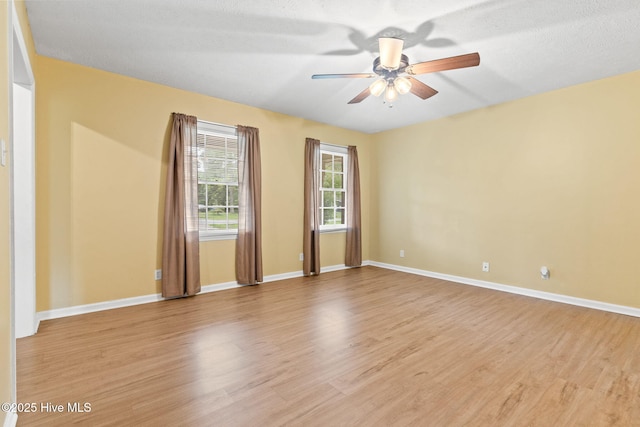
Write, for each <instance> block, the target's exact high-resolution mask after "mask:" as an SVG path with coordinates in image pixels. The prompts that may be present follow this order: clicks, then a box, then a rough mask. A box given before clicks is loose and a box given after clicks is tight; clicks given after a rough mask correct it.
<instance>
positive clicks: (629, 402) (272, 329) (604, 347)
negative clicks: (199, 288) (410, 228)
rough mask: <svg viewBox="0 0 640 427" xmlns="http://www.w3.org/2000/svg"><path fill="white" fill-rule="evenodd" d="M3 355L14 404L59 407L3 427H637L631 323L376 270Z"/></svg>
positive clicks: (158, 312)
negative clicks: (74, 406)
mask: <svg viewBox="0 0 640 427" xmlns="http://www.w3.org/2000/svg"><path fill="white" fill-rule="evenodd" d="M17 357H18V399H19V401H20V402H23V403H26V402H34V403H36V404H37V405H38V408H39V409H40V405H41V404H43V403H52V404H56V405H58V404H61V405H63V406H64V411H63V412H61V413H60V412H56V413H52V412H43V411H38V412H36V413H21V414H19V419H18V425H19V426H40V425H46V426H55V425H63V426H68V425H74V424H77V425H91V426H125V425H127V426H128V425H136V426H158V425H177V426H276V425H291V426H387V425H398V426H404V425H411V426H503V425H504V426H507V425H508V426H608V425H627V426H638V425H640V319H637V318H633V317H627V316H623V315H617V314H612V313H605V312H599V311H595V310H590V309H585V308H580V307H573V306H569V305H563V304H559V303H553V302H548V301H542V300H536V299H533V298H527V297H522V296H517V295H511V294H506V293H500V292H497V291H492V290H486V289H481V288H474V287H470V286H465V285H459V284H454V283H450V282H445V281H442V280H436V279H429V278H425V277H420V276H415V275H411V274H405V273H399V272H394V271H389V270H385V269H379V268H375V267H363V268H359V269H351V270H345V271H337V272H331V273H323V274H321V275H320V276H318V277H314V278H299V279H290V280H284V281H280V282H274V283H267V284H263V285H259V286H253V287H244V288H240V289H231V290H226V291H222V292H215V293H210V294H203V295H199V296H196V297H194V298H187V299H182V300H174V301H163V302H159V303H152V304H145V305H141V306H135V307H127V308H122V309H117V310H110V311H104V312H98V313H91V314H86V315H81V316H75V317H69V318H63V319H56V320H50V321H46V322H43V323H42V325H41V326H40V332H39V333H38V334H37V335H35V336H33V337H28V338H22V339H20V340H18V346H17ZM69 402H71V403H73V402H77V403H79V404H81V405H82V404H83V403H85V402H86V403H89V404H90V406H91V412H84V413H72V412H69V411H68V408H67V404H68V403H69Z"/></svg>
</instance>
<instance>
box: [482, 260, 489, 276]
mask: <svg viewBox="0 0 640 427" xmlns="http://www.w3.org/2000/svg"><path fill="white" fill-rule="evenodd" d="M482 271H484V272H485V273H488V272H489V263H488V262H486V261H485V262H483V263H482Z"/></svg>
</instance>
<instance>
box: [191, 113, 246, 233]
mask: <svg viewBox="0 0 640 427" xmlns="http://www.w3.org/2000/svg"><path fill="white" fill-rule="evenodd" d="M197 133H198V134H206V135H211V136H218V137H224V138H229V137H233V138H236V139H237V137H238V130H237V128H236V127H235V126H228V125H221V124H217V123H211V122H206V121H203V120H198V131H197ZM237 161H238V159H237V158H236V166H237ZM199 162H200V154H199V153H198V163H199ZM198 171H199V168H198ZM199 178H200V177H198V185H200V179H199ZM238 181H239V177H236V185H237V184H238ZM204 184H205V185H207V184H206V183H204ZM226 185H227V186H228V185H229V184H226ZM228 191H229V190H228V189H227V203H228V197H229V194H228ZM199 201H200V200H199V198H198V202H199ZM206 206H207V207H208V205H206ZM207 207H205V212H206V209H207ZM225 208H226V209H228V208H229V205H228V204H227V205H226V207H225ZM238 211H239V207H238ZM198 215H200V203H198ZM227 224H228V218H227ZM237 238H238V229H237V228H236V229H235V230H233V229H231V230H230V229H226V230H219V231H218V230H201V229H199V240H200V241H201V242H205V241H210V240H234V239H237Z"/></svg>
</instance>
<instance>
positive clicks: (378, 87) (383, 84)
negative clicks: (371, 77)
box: [369, 78, 387, 96]
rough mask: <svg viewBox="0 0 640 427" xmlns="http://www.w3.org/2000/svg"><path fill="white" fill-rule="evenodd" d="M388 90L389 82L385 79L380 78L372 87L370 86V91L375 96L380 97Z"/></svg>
mask: <svg viewBox="0 0 640 427" xmlns="http://www.w3.org/2000/svg"><path fill="white" fill-rule="evenodd" d="M386 88H387V81H386V80H385V79H383V78H379V79H377V80H376V81H375V82H373V83H371V85H370V86H369V91H371V95H373V96H380V95H382V92H384V90H385V89H386Z"/></svg>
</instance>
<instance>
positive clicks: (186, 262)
mask: <svg viewBox="0 0 640 427" xmlns="http://www.w3.org/2000/svg"><path fill="white" fill-rule="evenodd" d="M172 118H173V127H172V130H171V146H170V148H169V164H168V166H167V185H166V190H165V200H164V232H163V246H162V296H163V297H165V298H172V297H180V296H186V295H195V294H197V293H198V292H200V246H199V245H200V240H199V238H200V236H199V232H198V161H197V160H198V153H197V148H196V142H197V131H198V120H197V118H196V117H194V116H186V115H184V114H178V113H173V117H172Z"/></svg>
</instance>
